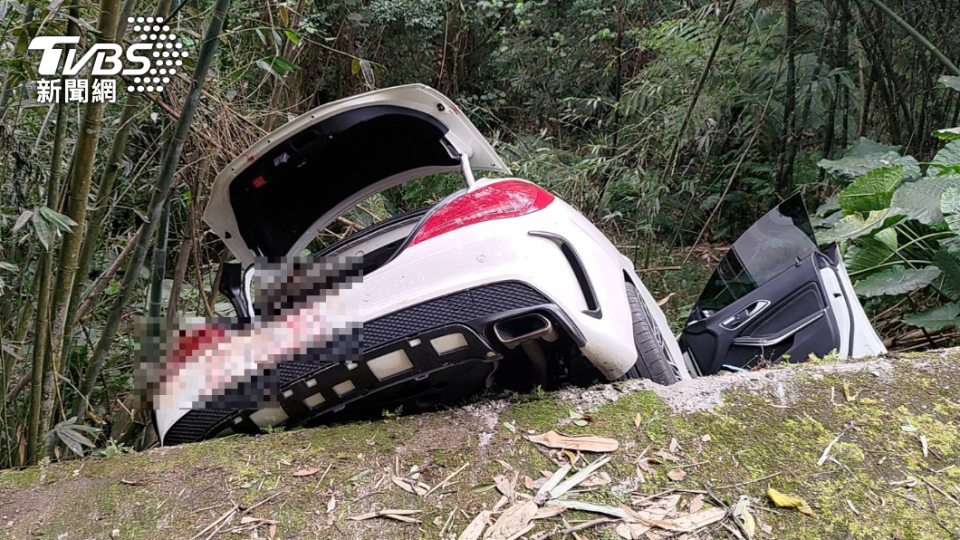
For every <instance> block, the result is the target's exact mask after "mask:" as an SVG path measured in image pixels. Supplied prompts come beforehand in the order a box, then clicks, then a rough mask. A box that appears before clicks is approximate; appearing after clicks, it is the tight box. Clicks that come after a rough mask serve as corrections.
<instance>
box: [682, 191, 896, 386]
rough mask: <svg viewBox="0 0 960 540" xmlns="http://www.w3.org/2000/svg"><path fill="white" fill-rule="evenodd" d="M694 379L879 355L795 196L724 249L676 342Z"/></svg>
mask: <svg viewBox="0 0 960 540" xmlns="http://www.w3.org/2000/svg"><path fill="white" fill-rule="evenodd" d="M680 348H681V350H683V353H684V356H685V357H686V360H687V363H688V365H692V366H693V367H694V368H695V369H697V370H698V371H699V373H700V374H701V375H710V374H713V373H717V372H719V371H721V370H723V369H749V368H751V367H754V366H757V365H759V364H761V363H772V362H778V361H784V360H787V361H791V362H802V361H804V360H806V359H807V358H808V357H809V356H810V355H811V354H816V355H818V356H823V355H827V354H830V353H831V352H833V351H836V352H837V354H838V355H839V356H840V357H847V356H863V355H875V354H882V353H884V352H886V349H885V348H884V347H883V343H882V341H881V340H880V338H879V337H878V336H877V334H876V332H875V331H874V330H873V328H872V327H871V326H870V321H869V319H868V318H867V317H866V314H865V313H864V311H863V308H862V306H861V305H860V302H859V301H858V300H857V297H856V294H855V293H854V292H853V285H852V284H851V283H850V278H849V276H847V272H846V269H845V268H844V266H843V260H842V257H841V255H840V252H839V249H838V248H837V246H836V245H835V244H833V245H830V246H827V247H825V248H822V249H821V248H819V247H818V245H817V241H816V238H815V236H814V233H813V227H812V225H811V223H810V218H809V216H808V215H807V211H806V208H805V207H804V204H803V199H802V198H801V197H800V195H795V196H793V197H791V198H790V199H787V200H786V201H784V202H783V203H781V204H780V205H779V206H777V207H776V208H775V209H773V210H771V211H770V212H768V213H767V214H766V215H765V216H764V217H763V218H761V219H760V220H759V221H757V222H756V223H754V224H753V226H751V227H750V228H749V229H748V230H747V232H745V233H744V234H743V235H742V236H741V237H740V238H738V239H737V241H736V242H735V243H734V244H733V246H732V247H731V248H730V251H729V252H728V253H727V255H726V256H725V257H724V258H723V260H722V261H721V262H720V265H719V266H718V267H717V268H716V270H715V271H714V272H713V275H712V276H711V278H710V280H709V282H708V283H707V286H706V288H705V289H704V291H703V292H702V293H701V295H700V299H699V300H698V301H697V303H696V304H695V305H694V307H693V310H692V311H691V312H690V315H689V317H688V319H687V324H686V327H685V328H684V330H683V333H682V335H681V339H680Z"/></svg>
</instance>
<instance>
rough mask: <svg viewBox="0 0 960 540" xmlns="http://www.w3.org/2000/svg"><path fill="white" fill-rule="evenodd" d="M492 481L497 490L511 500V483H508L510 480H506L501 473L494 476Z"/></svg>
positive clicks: (512, 496)
mask: <svg viewBox="0 0 960 540" xmlns="http://www.w3.org/2000/svg"><path fill="white" fill-rule="evenodd" d="M493 483H494V484H495V485H496V486H497V491H499V492H500V493H502V494H503V496H504V497H506V498H508V499H510V500H511V501H512V500H513V499H514V494H513V485H511V484H510V480H507V478H506V477H505V476H503V475H502V474H498V475H497V476H494V477H493Z"/></svg>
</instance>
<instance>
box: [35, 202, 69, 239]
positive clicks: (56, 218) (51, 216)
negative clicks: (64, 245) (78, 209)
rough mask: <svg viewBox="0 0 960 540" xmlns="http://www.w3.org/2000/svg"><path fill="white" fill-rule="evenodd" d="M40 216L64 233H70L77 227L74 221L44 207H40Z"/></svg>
mask: <svg viewBox="0 0 960 540" xmlns="http://www.w3.org/2000/svg"><path fill="white" fill-rule="evenodd" d="M40 215H41V216H43V219H45V220H47V221H49V222H50V223H51V224H53V225H55V226H56V227H57V228H58V229H60V230H61V231H63V232H65V233H69V232H71V231H72V230H73V228H74V227H76V226H77V222H76V221H74V220H72V219H70V218H68V217H67V216H65V215H63V214H61V213H60V212H57V211H55V210H52V209H50V208H47V207H46V206H41V207H40Z"/></svg>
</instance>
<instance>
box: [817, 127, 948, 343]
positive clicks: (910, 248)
mask: <svg viewBox="0 0 960 540" xmlns="http://www.w3.org/2000/svg"><path fill="white" fill-rule="evenodd" d="M955 144H958V143H953V142H951V143H948V144H947V146H946V147H944V148H943V149H941V150H940V151H939V152H938V153H937V157H936V158H935V159H934V161H933V163H931V164H930V166H929V167H928V169H927V171H926V175H923V176H920V177H919V178H916V179H910V180H907V181H902V180H903V176H904V173H905V170H906V168H905V166H903V165H886V166H882V167H881V166H875V165H876V164H877V163H880V162H883V161H892V160H890V159H888V157H891V156H890V153H891V150H890V149H889V148H887V147H884V146H883V145H878V144H874V143H871V142H870V141H865V140H861V141H859V142H858V143H857V144H856V145H855V147H854V150H855V152H854V154H855V155H850V156H845V157H844V158H842V159H840V160H836V161H831V162H828V163H824V162H821V166H823V167H825V168H826V169H828V170H830V171H831V172H834V173H841V174H845V173H849V172H854V171H862V170H865V171H866V172H864V173H863V174H862V175H861V176H859V177H858V178H856V179H854V180H853V182H851V183H850V184H849V185H848V186H847V187H845V188H844V189H842V190H841V191H840V192H839V194H838V197H837V201H838V203H839V204H838V205H839V206H840V207H841V209H842V212H843V214H844V216H843V217H842V218H840V219H837V220H835V221H831V220H829V219H823V218H821V220H820V221H819V222H818V227H819V229H820V230H818V231H817V237H818V239H819V241H820V242H821V243H829V242H839V243H841V246H842V247H843V249H844V251H845V253H844V261H845V263H846V266H847V270H848V272H849V273H850V275H851V277H852V278H854V280H855V285H854V289H855V290H856V292H857V294H858V295H859V296H860V297H862V298H864V299H875V302H878V303H879V304H877V305H878V306H879V307H884V306H888V305H889V301H888V300H886V299H885V297H894V298H897V297H901V296H903V295H911V296H912V297H915V298H920V299H921V301H920V302H917V301H914V302H911V303H910V305H912V306H917V305H920V306H923V305H925V304H927V303H937V302H938V301H942V300H943V299H947V300H952V301H955V302H956V301H958V300H960V255H958V254H957V253H956V251H957V250H956V249H955V248H956V247H957V246H958V235H957V233H958V232H960V219H958V216H960V174H957V173H956V172H955V171H954V170H953V168H954V167H956V166H957V165H958V164H960V153H958V150H960V146H954V145H955ZM871 152H872V153H871ZM900 161H901V163H911V162H915V160H913V159H912V158H910V157H909V156H906V157H903V158H900ZM841 162H842V163H843V164H844V165H843V166H838V165H837V164H838V163H841ZM858 167H859V168H858ZM836 206H837V205H834V204H831V205H824V208H821V210H820V211H819V212H818V214H819V215H827V216H828V215H831V214H830V212H834V213H836V210H835V207H836ZM915 309H916V308H915ZM948 311H949V310H946V309H941V308H940V307H937V306H936V305H935V306H934V307H932V308H930V309H927V310H924V311H923V312H922V313H916V314H914V315H907V316H904V317H902V320H903V322H904V323H906V324H909V325H913V326H925V327H927V328H934V329H942V328H943V327H945V325H948V324H949V323H947V322H945V321H948V320H951V317H953V315H955V313H954V314H952V315H951V314H950V313H948Z"/></svg>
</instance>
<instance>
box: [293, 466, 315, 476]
mask: <svg viewBox="0 0 960 540" xmlns="http://www.w3.org/2000/svg"><path fill="white" fill-rule="evenodd" d="M318 472H320V469H319V468H317V469H300V470H299V471H297V472H295V473H293V475H294V476H296V477H298V478H301V477H304V476H313V475H315V474H317V473H318Z"/></svg>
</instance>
